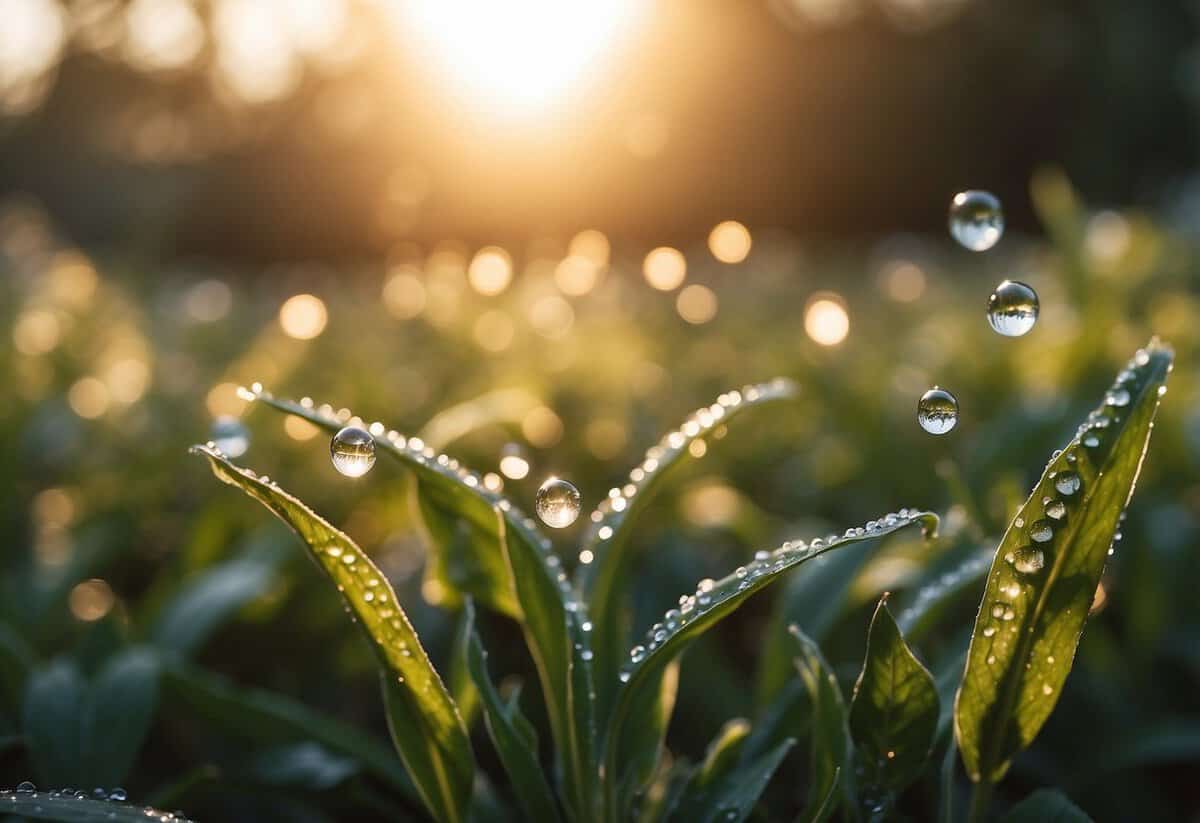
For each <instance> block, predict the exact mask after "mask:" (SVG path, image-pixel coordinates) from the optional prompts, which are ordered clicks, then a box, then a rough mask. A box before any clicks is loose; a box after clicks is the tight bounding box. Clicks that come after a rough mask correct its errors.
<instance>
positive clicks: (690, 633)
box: [605, 509, 937, 817]
mask: <svg viewBox="0 0 1200 823" xmlns="http://www.w3.org/2000/svg"><path fill="white" fill-rule="evenodd" d="M917 523H919V524H920V525H921V526H922V528H923V530H924V531H925V533H926V534H931V533H932V532H933V531H934V530H935V529H936V526H937V515H935V514H932V513H931V512H921V511H915V510H913V511H910V510H908V509H901V510H900V511H899V512H897V513H895V514H889V515H886V516H885V517H883V518H881V519H879V520H872V521H870V522H869V523H867V524H866V525H865V526H861V527H858V528H851V529H847V530H846V532H845V534H844V535H842V536H841V537H839V536H837V535H829V537H827V538H817V539H815V540H813V541H812V542H811V543H805V542H804V541H798V542H795V543H792V542H788V543H785V544H783V545H782V546H781V547H779V548H778V549H776V550H775V551H774V552H760V553H759V554H757V555H756V556H755V558H756V559H755V560H754V561H753V562H752V563H750V564H749V565H747V566H742V567H739V568H738V569H737V570H736V571H735V572H734V573H733V574H730V575H728V576H726V577H724V578H722V579H721V580H719V581H715V582H714V581H711V580H710V581H704V583H702V584H701V586H700V587H699V588H698V589H697V591H696V593H695V594H694V595H685V596H684V597H681V598H680V601H679V603H680V605H679V608H677V609H671V610H670V611H668V612H667V613H666V614H665V615H664V617H663V620H662V622H660V623H656V624H654V625H653V626H652V627H651V628H650V630H649V631H648V632H647V634H646V640H645V642H644V643H643V644H640V645H637V646H635V647H634V648H633V649H632V650H631V651H630V655H629V662H628V663H627V664H626V666H625V667H624V668H623V669H622V670H621V673H620V676H619V679H620V681H621V683H622V685H621V687H620V688H619V689H618V691H617V694H616V700H615V704H614V709H613V713H612V717H611V719H610V720H609V725H608V734H607V737H606V739H605V746H606V749H605V751H606V774H607V775H608V776H609V778H610V780H611V779H612V777H613V776H614V775H617V774H619V767H620V765H621V764H624V763H626V762H627V761H628V760H629V759H630V757H631V756H632V752H631V751H630V742H631V740H632V739H633V738H634V735H635V732H634V731H633V730H636V729H638V728H639V727H640V726H641V725H642V724H645V723H648V722H651V720H650V718H648V717H646V716H644V715H643V714H640V713H639V712H637V711H636V709H637V708H638V707H642V706H646V705H653V703H648V702H647V701H646V699H645V698H646V695H645V691H646V690H647V689H650V690H654V689H657V688H658V684H659V679H660V677H661V674H662V671H663V669H664V668H665V667H666V666H667V664H669V663H670V662H671V661H672V660H674V659H675V658H676V657H677V656H678V655H679V654H680V653H681V652H682V651H683V650H684V649H685V648H686V647H687V646H688V645H689V644H690V643H691V642H692V641H693V640H695V639H696V638H697V637H699V636H700V635H701V634H703V633H704V632H705V631H707V630H708V629H710V628H712V627H713V626H714V625H716V624H717V623H718V622H720V621H721V620H722V619H723V618H725V617H726V616H728V615H729V614H731V613H733V612H734V611H735V610H736V609H737V608H738V607H739V606H740V605H741V604H742V603H743V602H745V601H746V599H748V598H749V597H750V596H751V595H753V594H756V593H757V592H759V591H761V590H762V589H764V588H766V587H767V586H768V585H769V584H770V583H772V582H774V581H775V580H777V579H778V578H779V577H780V576H781V575H782V574H783V573H784V572H786V571H788V570H789V569H792V568H794V567H796V566H798V565H800V564H801V563H803V562H805V561H807V560H811V559H812V558H814V557H818V556H820V555H821V554H823V553H825V552H827V551H830V550H832V549H838V548H841V547H843V546H850V545H853V544H855V543H859V542H862V541H864V540H873V539H875V538H877V537H883V536H884V535H887V534H891V533H892V532H894V531H896V530H898V529H902V528H904V527H905V526H909V525H913V524H917ZM613 800H614V798H611V797H610V803H609V814H610V817H611V816H612V815H613V814H615V812H616V809H615V806H616V804H615V802H613Z"/></svg>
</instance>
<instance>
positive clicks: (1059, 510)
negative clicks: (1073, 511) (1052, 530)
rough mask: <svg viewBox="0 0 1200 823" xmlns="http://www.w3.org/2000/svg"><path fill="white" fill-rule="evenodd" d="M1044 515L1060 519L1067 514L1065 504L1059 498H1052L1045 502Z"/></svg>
mask: <svg viewBox="0 0 1200 823" xmlns="http://www.w3.org/2000/svg"><path fill="white" fill-rule="evenodd" d="M1046 516H1047V517H1052V518H1054V519H1055V520H1062V519H1063V518H1064V517H1066V516H1067V506H1066V504H1065V503H1063V502H1062V501H1061V500H1052V501H1050V502H1049V503H1047V504H1046Z"/></svg>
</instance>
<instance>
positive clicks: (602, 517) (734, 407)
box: [575, 379, 797, 719]
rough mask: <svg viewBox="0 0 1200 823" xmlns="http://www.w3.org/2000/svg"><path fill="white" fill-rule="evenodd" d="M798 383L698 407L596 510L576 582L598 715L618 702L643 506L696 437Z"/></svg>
mask: <svg viewBox="0 0 1200 823" xmlns="http://www.w3.org/2000/svg"><path fill="white" fill-rule="evenodd" d="M796 393H797V388H796V386H795V384H793V383H791V382H790V381H787V380H783V379H779V380H774V381H772V382H770V383H763V384H760V385H757V386H746V387H745V388H743V389H742V390H741V391H731V392H727V393H725V394H722V395H721V396H720V397H718V398H717V402H715V403H713V404H712V405H711V406H705V407H704V408H702V409H698V410H697V411H696V412H695V413H693V414H692V415H691V416H690V417H688V419H687V420H686V421H685V422H684V423H683V425H682V426H680V427H679V429H678V430H676V431H673V432H670V433H668V434H667V435H666V436H664V437H663V438H662V440H661V441H659V443H658V445H656V446H653V447H651V448H650V449H649V450H648V451H647V452H646V456H645V458H644V459H643V460H642V462H641V463H639V464H638V465H637V466H635V467H634V468H633V470H632V471H630V473H629V482H628V483H627V484H626V485H625V486H623V487H621V488H615V489H613V490H612V491H611V492H610V493H609V495H608V497H606V498H605V500H604V502H602V503H601V504H600V506H599V508H597V509H596V510H595V511H593V512H592V514H591V517H590V520H589V526H588V531H587V533H586V534H585V536H584V539H583V543H582V545H581V548H580V552H579V566H578V568H577V570H576V573H575V583H576V586H577V587H578V588H579V589H580V590H581V591H582V592H583V593H584V595H585V597H586V598H587V601H588V603H589V604H591V611H592V621H593V622H594V624H595V627H596V628H595V631H594V634H593V638H592V642H593V646H594V647H595V648H596V650H597V652H598V653H597V656H596V662H595V671H596V691H597V696H596V704H597V717H600V718H602V719H603V718H605V717H606V716H607V714H608V710H609V707H610V706H611V705H612V696H613V690H614V685H613V684H614V683H615V676H616V674H617V671H616V662H615V661H616V660H617V659H618V658H619V655H620V654H621V653H622V652H623V651H624V648H623V647H624V645H625V642H626V640H627V627H626V626H624V625H623V623H622V620H623V619H624V615H625V609H624V598H622V597H621V588H622V574H623V570H624V569H625V559H626V555H627V553H628V551H629V545H630V543H629V538H630V535H631V533H632V526H633V523H634V521H635V520H636V519H637V516H638V514H639V513H640V512H641V511H643V510H644V509H645V508H646V506H647V504H648V503H649V501H650V500H651V498H652V497H653V496H654V493H655V492H656V491H657V490H658V489H659V488H660V487H661V485H662V482H663V478H664V477H666V476H667V475H668V474H669V470H670V469H672V468H673V467H675V466H678V465H681V464H683V463H686V462H687V459H688V457H689V455H691V454H692V451H691V449H692V445H693V443H695V442H696V441H698V440H700V439H702V438H704V437H707V436H710V435H712V434H713V433H714V432H716V431H717V430H719V429H722V428H723V427H725V426H727V425H728V424H729V423H730V422H731V421H733V420H734V418H736V417H738V416H740V415H741V414H742V413H743V412H744V411H745V410H746V409H749V408H753V407H755V406H760V405H762V404H764V403H769V402H771V401H775V400H781V399H786V398H791V397H794V396H795V395H796Z"/></svg>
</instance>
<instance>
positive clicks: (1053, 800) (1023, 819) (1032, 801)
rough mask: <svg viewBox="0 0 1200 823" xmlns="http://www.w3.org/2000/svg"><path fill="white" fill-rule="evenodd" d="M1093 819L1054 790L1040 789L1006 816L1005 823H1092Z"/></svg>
mask: <svg viewBox="0 0 1200 823" xmlns="http://www.w3.org/2000/svg"><path fill="white" fill-rule="evenodd" d="M1091 821H1092V818H1090V817H1088V815H1087V813H1086V812H1084V811H1083V810H1082V809H1080V808H1079V807H1078V806H1076V805H1075V804H1074V803H1072V802H1071V801H1070V800H1069V799H1068V798H1067V796H1066V795H1065V794H1063V793H1062V792H1060V791H1056V790H1054V789H1038V790H1037V791H1036V792H1034V793H1033V794H1031V795H1029V797H1027V798H1025V799H1024V800H1022V801H1021V802H1020V803H1018V804H1017V805H1015V806H1013V807H1012V809H1010V810H1009V812H1008V814H1006V815H1004V817H1003V823H1091Z"/></svg>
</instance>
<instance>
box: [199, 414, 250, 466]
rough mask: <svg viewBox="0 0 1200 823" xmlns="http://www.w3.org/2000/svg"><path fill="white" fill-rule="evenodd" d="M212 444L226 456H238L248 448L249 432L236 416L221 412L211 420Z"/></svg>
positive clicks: (210, 433) (210, 434)
mask: <svg viewBox="0 0 1200 823" xmlns="http://www.w3.org/2000/svg"><path fill="white" fill-rule="evenodd" d="M208 436H209V439H210V440H211V441H212V444H213V445H214V446H215V447H216V448H217V450H218V451H220V452H221V453H222V454H224V455H225V456H226V457H233V458H238V457H241V456H242V455H243V454H245V453H246V450H247V449H248V448H250V433H249V432H248V431H246V427H245V426H243V425H242V421H241V420H238V419H237V418H236V417H231V416H229V415H227V414H223V415H221V416H220V417H218V418H217V419H216V420H214V421H213V424H212V429H211V430H210V431H209V435H208Z"/></svg>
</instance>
